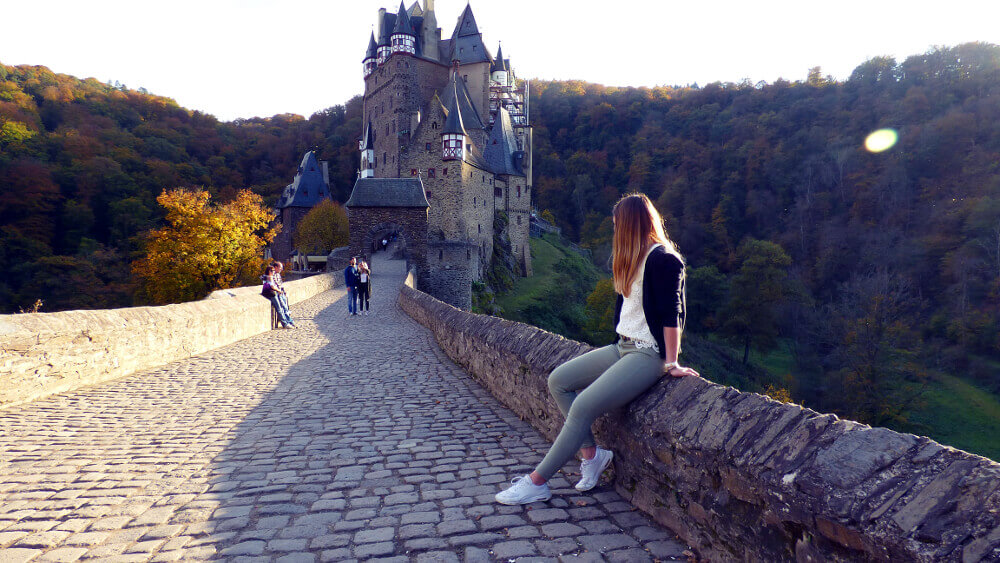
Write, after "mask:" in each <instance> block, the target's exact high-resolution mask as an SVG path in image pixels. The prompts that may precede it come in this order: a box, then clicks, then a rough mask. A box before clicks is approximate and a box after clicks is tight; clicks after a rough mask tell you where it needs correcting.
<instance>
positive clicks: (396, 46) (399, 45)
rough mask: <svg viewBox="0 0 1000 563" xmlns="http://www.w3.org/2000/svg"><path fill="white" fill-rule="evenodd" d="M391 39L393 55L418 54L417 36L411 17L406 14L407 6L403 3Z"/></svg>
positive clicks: (400, 4) (400, 5)
mask: <svg viewBox="0 0 1000 563" xmlns="http://www.w3.org/2000/svg"><path fill="white" fill-rule="evenodd" d="M389 39H390V43H391V45H392V52H393V53H409V54H411V55H413V54H416V52H417V35H416V33H414V32H413V24H411V23H410V16H409V15H408V14H407V13H406V6H405V5H404V4H403V2H402V1H400V3H399V12H398V13H397V14H396V26H395V27H394V28H393V29H392V36H391V37H390V38H389Z"/></svg>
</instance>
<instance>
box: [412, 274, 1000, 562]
mask: <svg viewBox="0 0 1000 563" xmlns="http://www.w3.org/2000/svg"><path fill="white" fill-rule="evenodd" d="M413 287H414V284H413V280H412V277H411V278H410V279H408V285H407V286H404V287H403V288H402V290H401V292H400V296H399V304H400V306H401V307H402V308H403V309H404V310H405V311H406V312H407V313H408V314H409V315H410V316H411V317H413V318H414V319H415V320H417V321H418V322H420V323H421V324H423V325H425V326H427V327H428V328H430V329H431V331H432V332H433V333H434V335H435V338H436V339H437V342H438V344H439V345H440V346H441V348H442V349H443V350H444V351H445V352H446V353H447V354H448V355H449V356H450V357H451V358H452V359H453V360H454V361H455V362H456V363H457V364H459V365H461V366H462V367H464V368H465V369H466V370H468V371H469V372H470V373H471V374H472V376H473V377H474V378H476V379H477V380H478V381H479V382H480V383H482V384H483V385H484V386H485V387H487V388H488V389H489V390H490V391H491V392H492V393H493V395H494V396H495V397H497V398H498V399H499V400H501V401H502V402H504V403H505V404H506V405H507V406H508V407H509V408H511V409H512V410H514V411H515V412H517V413H518V415H519V416H521V417H522V418H524V419H525V420H528V421H529V422H530V423H531V424H532V425H534V426H535V427H536V428H538V429H539V431H541V432H542V433H543V434H545V435H546V436H547V437H548V438H549V439H552V438H554V436H555V435H556V433H557V432H558V429H559V427H560V426H561V424H562V416H561V415H560V414H559V411H558V409H557V407H556V405H555V403H554V402H553V401H552V399H551V397H550V395H549V392H548V389H547V385H546V379H547V377H548V374H549V373H550V372H551V370H552V369H553V368H555V367H556V366H558V365H559V364H561V363H562V362H565V361H566V360H568V359H570V358H573V357H575V356H577V355H579V354H582V353H584V352H586V351H587V350H589V349H590V347H589V346H587V345H585V344H582V343H580V342H575V341H572V340H567V339H565V338H562V337H560V336H557V335H555V334H551V333H548V332H545V331H543V330H541V329H538V328H535V327H532V326H529V325H524V324H521V323H515V322H512V321H507V320H503V319H500V318H497V317H489V316H484V315H474V314H470V313H466V312H463V311H460V310H458V309H456V308H454V307H451V306H449V305H447V304H445V303H442V302H440V301H438V300H435V299H434V298H432V297H430V296H428V295H426V294H424V293H422V292H420V291H417V290H415V289H413ZM706 375H707V376H711V374H706ZM595 427H596V432H595V433H596V435H597V438H598V442H599V443H601V444H606V445H609V446H611V447H612V448H614V450H615V453H616V455H615V462H614V471H615V488H616V489H617V490H618V491H619V492H620V493H621V494H622V495H624V496H625V497H626V498H628V499H630V501H631V502H632V503H633V504H635V505H636V506H638V507H639V508H641V509H642V510H643V511H645V512H647V513H649V514H650V515H652V516H653V517H654V518H655V519H656V520H657V521H659V522H661V523H663V524H664V525H666V526H668V527H670V528H671V529H672V530H674V531H675V532H677V533H678V534H679V535H680V536H681V537H682V538H683V539H684V540H685V541H687V542H688V543H689V544H690V545H692V546H693V547H695V548H696V549H697V550H698V551H699V554H700V555H701V556H702V557H705V558H708V559H709V560H713V561H724V560H744V561H768V562H770V561H796V560H797V561H865V560H876V561H963V562H965V561H968V562H972V561H996V560H1000V464H998V463H996V462H993V461H991V460H988V459H985V458H982V457H979V456H976V455H972V454H969V453H966V452H963V451H961V450H956V449H953V448H949V447H947V446H942V445H941V444H938V443H936V442H934V441H933V440H930V439H929V438H925V437H919V436H914V435H910V434H900V433H897V432H893V431H891V430H887V429H885V428H871V427H869V426H866V425H863V424H858V423H856V422H852V421H848V420H841V419H838V418H837V417H836V416H834V415H830V414H821V413H817V412H815V411H812V410H810V409H805V408H802V407H799V406H797V405H793V404H783V403H779V402H776V401H773V400H771V399H769V398H767V397H764V396H761V395H757V394H753V393H741V392H739V391H737V390H735V389H732V388H729V387H724V386H722V385H717V384H714V383H712V382H710V381H708V380H706V379H700V378H683V379H673V378H669V377H665V378H664V379H663V380H661V381H660V382H659V383H657V384H656V385H655V386H654V387H653V388H652V389H651V390H650V391H648V392H647V393H645V394H644V395H643V396H642V397H640V398H639V399H637V400H636V401H633V402H632V403H631V404H630V405H629V406H628V407H627V408H625V409H622V410H620V411H616V412H612V413H610V414H609V415H607V416H605V417H602V418H601V419H600V420H599V421H598V424H596V425H595Z"/></svg>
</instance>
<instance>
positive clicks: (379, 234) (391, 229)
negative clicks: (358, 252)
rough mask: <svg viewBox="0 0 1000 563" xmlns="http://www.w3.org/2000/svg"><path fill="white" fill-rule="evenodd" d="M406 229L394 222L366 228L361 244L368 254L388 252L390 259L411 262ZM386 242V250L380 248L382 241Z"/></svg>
mask: <svg viewBox="0 0 1000 563" xmlns="http://www.w3.org/2000/svg"><path fill="white" fill-rule="evenodd" d="M406 231H407V229H406V227H405V226H403V225H400V224H399V223H396V222H394V221H389V222H386V223H379V224H377V225H372V226H371V227H369V228H368V233H367V234H366V235H365V237H364V239H363V241H362V243H363V244H364V246H365V249H366V251H367V252H368V253H371V254H375V253H378V252H383V251H384V252H389V253H390V254H391V256H392V258H395V259H403V260H406V261H407V262H410V261H412V256H410V250H409V246H408V245H407V244H406V243H407V235H408V233H407V232H406ZM383 240H385V241H386V242H387V245H386V248H385V249H383V248H382V241H383Z"/></svg>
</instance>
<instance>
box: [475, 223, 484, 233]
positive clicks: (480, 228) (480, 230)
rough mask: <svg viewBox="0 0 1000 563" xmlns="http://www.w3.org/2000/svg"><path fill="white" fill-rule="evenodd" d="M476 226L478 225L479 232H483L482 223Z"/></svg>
mask: <svg viewBox="0 0 1000 563" xmlns="http://www.w3.org/2000/svg"><path fill="white" fill-rule="evenodd" d="M476 226H477V227H479V234H483V225H482V224H481V223H480V224H479V225H476Z"/></svg>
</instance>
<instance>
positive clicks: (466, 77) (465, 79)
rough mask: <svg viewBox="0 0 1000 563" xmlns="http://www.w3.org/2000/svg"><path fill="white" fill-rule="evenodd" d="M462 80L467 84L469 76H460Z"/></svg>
mask: <svg viewBox="0 0 1000 563" xmlns="http://www.w3.org/2000/svg"><path fill="white" fill-rule="evenodd" d="M462 80H464V81H466V82H468V81H469V75H468V74H463V75H462Z"/></svg>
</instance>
